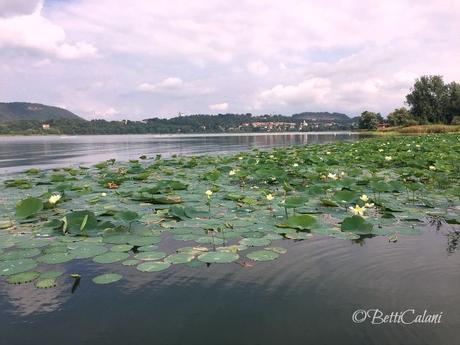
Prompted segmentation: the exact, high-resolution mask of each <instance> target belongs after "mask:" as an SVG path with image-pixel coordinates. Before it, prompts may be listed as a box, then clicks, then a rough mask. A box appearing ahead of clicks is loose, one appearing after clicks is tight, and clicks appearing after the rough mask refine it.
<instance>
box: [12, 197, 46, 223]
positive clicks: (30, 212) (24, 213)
mask: <svg viewBox="0 0 460 345" xmlns="http://www.w3.org/2000/svg"><path fill="white" fill-rule="evenodd" d="M42 209H43V202H42V201H41V200H40V199H38V198H34V197H28V198H26V199H23V200H21V201H20V202H19V203H18V204H17V205H16V216H17V217H18V218H29V217H31V216H34V215H36V214H37V213H38V212H40V211H41V210H42Z"/></svg>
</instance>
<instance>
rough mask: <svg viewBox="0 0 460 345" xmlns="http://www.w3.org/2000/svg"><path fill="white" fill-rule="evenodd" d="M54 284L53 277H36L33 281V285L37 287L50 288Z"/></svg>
mask: <svg viewBox="0 0 460 345" xmlns="http://www.w3.org/2000/svg"><path fill="white" fill-rule="evenodd" d="M55 286H56V279H55V278H45V279H38V280H37V281H36V282H35V287H36V288H37V289H50V288H53V287H55Z"/></svg>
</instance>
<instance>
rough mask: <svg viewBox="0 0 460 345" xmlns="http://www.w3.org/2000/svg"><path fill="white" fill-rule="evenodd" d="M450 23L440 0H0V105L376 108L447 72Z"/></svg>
mask: <svg viewBox="0 0 460 345" xmlns="http://www.w3.org/2000/svg"><path fill="white" fill-rule="evenodd" d="M459 17H460V2H458V1H450V0H438V1H434V0H424V1H413V0H388V1H384V2H382V1H380V2H375V1H374V2H370V3H369V2H359V1H352V0H344V1H338V0H336V1H334V0H331V1H326V2H324V1H322V2H318V1H314V0H305V1H298V0H286V1H283V2H279V1H276V0H267V1H263V2H260V1H254V0H241V1H239V2H238V6H235V5H234V4H233V3H231V2H228V1H225V0H212V1H211V0H195V1H192V2H190V1H186V0H168V1H166V0H158V1H149V0H138V1H135V2H133V3H132V4H130V6H113V1H111V0H98V1H93V0H78V1H47V0H45V2H44V3H43V2H41V1H37V0H35V1H34V0H30V1H25V0H17V1H13V0H6V1H5V0H0V49H1V52H2V54H0V71H1V72H2V73H0V99H2V100H31V101H39V102H43V103H50V104H59V103H62V104H67V105H68V106H69V109H70V110H73V111H76V112H78V111H81V112H83V114H84V115H85V116H87V117H91V116H95V115H94V111H91V112H89V110H91V109H97V110H98V111H99V112H101V111H104V109H110V108H113V109H117V110H119V113H118V114H113V115H112V116H113V118H118V117H121V116H127V115H130V116H131V117H132V118H140V119H142V118H146V117H147V116H175V115H176V114H177V113H178V112H191V113H203V112H206V111H209V110H214V111H222V110H221V109H211V108H210V105H211V106H216V104H215V103H216V102H218V101H219V102H221V101H220V100H227V102H229V103H231V110H232V111H234V112H247V111H253V112H255V113H271V112H276V113H284V114H292V113H296V112H300V111H309V110H327V111H340V112H344V113H347V114H350V115H357V114H359V113H360V112H362V111H363V110H365V109H369V110H375V111H380V112H382V113H386V112H388V111H391V110H392V109H394V108H395V107H399V106H401V105H403V102H404V96H405V94H406V93H407V91H408V90H409V89H410V87H411V85H412V84H413V82H414V79H415V78H416V77H418V76H420V75H423V74H441V75H444V77H445V80H446V81H452V80H460V68H459V67H458V63H457V61H460V46H459V45H458V44H457V42H458V32H460V21H459V20H458V18H459ZM401 23H407V25H403V26H402V24H401ZM89 57H97V58H93V59H91V60H88V59H84V58H89ZM98 83H102V84H101V87H94V85H98ZM229 100H230V101H229ZM224 103H225V102H224ZM219 104H223V103H219ZM88 109H89V110H88ZM226 110H227V109H226Z"/></svg>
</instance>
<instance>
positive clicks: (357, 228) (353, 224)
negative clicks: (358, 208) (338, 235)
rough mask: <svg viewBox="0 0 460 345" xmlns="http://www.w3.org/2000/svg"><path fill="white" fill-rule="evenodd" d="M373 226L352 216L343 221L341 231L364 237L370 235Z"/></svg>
mask: <svg viewBox="0 0 460 345" xmlns="http://www.w3.org/2000/svg"><path fill="white" fill-rule="evenodd" d="M372 228H373V225H372V224H371V223H367V222H366V220H365V219H364V218H363V217H360V216H352V217H347V218H345V219H344V220H343V222H342V226H341V230H342V231H344V232H346V231H349V232H353V233H355V234H358V235H366V234H370V233H372Z"/></svg>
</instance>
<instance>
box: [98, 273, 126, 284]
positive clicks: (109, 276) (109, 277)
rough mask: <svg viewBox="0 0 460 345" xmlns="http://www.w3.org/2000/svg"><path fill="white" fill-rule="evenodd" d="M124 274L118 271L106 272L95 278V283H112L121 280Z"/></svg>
mask: <svg viewBox="0 0 460 345" xmlns="http://www.w3.org/2000/svg"><path fill="white" fill-rule="evenodd" d="M121 278H123V276H122V275H121V274H117V273H105V274H101V275H98V276H96V277H94V278H93V282H94V283H95V284H110V283H114V282H117V281H119V280H120V279H121Z"/></svg>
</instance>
